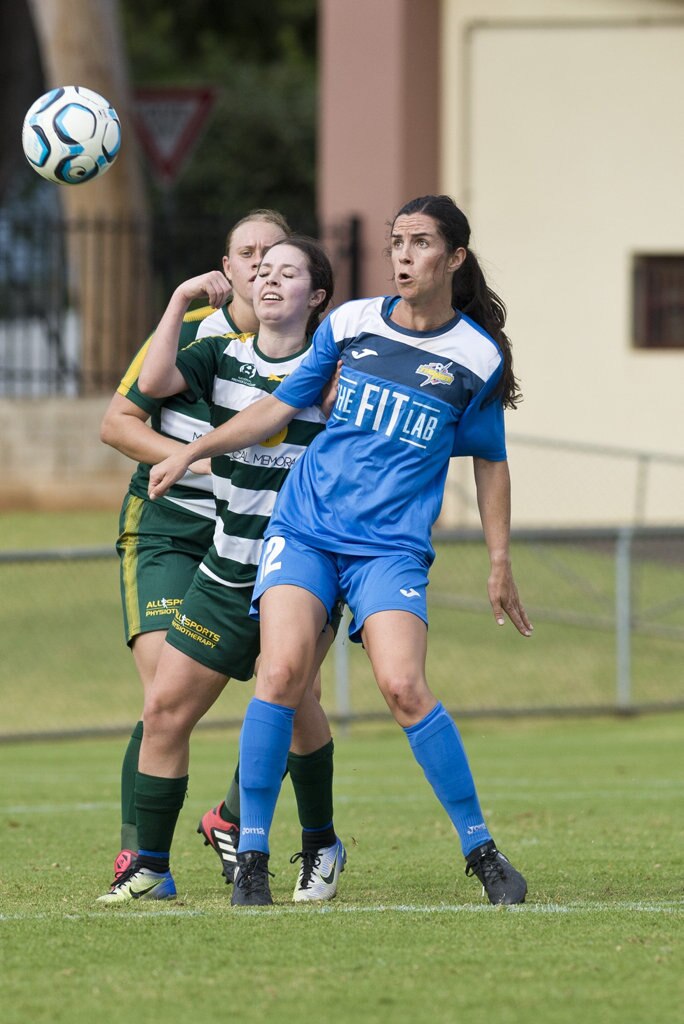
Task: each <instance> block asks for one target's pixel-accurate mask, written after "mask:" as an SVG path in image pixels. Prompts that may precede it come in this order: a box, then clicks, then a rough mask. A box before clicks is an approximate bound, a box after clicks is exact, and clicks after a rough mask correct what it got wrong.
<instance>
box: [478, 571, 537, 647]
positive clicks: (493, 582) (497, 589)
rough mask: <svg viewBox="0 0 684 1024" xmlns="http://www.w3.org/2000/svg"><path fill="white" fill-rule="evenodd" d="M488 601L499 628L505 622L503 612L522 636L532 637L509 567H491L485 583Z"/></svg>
mask: <svg viewBox="0 0 684 1024" xmlns="http://www.w3.org/2000/svg"><path fill="white" fill-rule="evenodd" d="M487 590H488V592H489V601H490V604H491V606H492V611H493V612H494V618H495V619H496V621H497V624H498V625H499V626H503V624H504V622H505V621H506V620H505V618H504V612H505V613H506V615H508V617H509V619H510V620H511V622H512V623H513V625H514V626H515V628H516V629H517V630H518V632H519V633H521V634H522V636H532V630H533V629H534V626H533V625H532V623H531V622H530V620H529V619H528V617H527V612H526V611H525V609H524V607H523V605H522V602H521V600H520V597H519V596H518V588H517V587H516V585H515V580H514V579H513V573H512V572H511V567H510V566H505V567H504V566H501V567H493V568H492V570H491V572H490V574H489V579H488V581H487Z"/></svg>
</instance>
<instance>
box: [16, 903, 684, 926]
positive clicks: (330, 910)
mask: <svg viewBox="0 0 684 1024" xmlns="http://www.w3.org/2000/svg"><path fill="white" fill-rule="evenodd" d="M137 906H138V907H140V912H139V913H137V912H136V913H133V914H131V913H123V914H120V913H119V911H121V910H130V909H132V908H130V907H128V905H127V904H125V905H124V906H123V907H103V908H102V910H100V911H95V910H92V911H85V912H82V913H76V914H68V913H63V912H61V913H59V912H55V913H45V912H43V913H35V914H20V913H19V914H0V922H3V921H44V920H55V919H57V920H58V919H60V918H61V919H62V920H64V921H83V920H91V919H93V918H98V919H100V920H102V919H104V918H107V917H109V918H110V920H112V921H145V920H147V918H149V917H213V916H214V914H215V913H216V914H223V913H224V911H223V910H217V911H216V912H212V911H210V910H199V909H197V910H194V909H192V908H190V907H187V908H186V907H168V908H167V907H164V908H162V907H159V908H155V909H154V910H152V909H148V908H147V907H145V908H144V909H143V907H141V906H140V904H138V905H137ZM621 910H622V911H625V910H627V911H630V912H637V913H646V914H684V899H679V900H616V901H615V902H613V903H609V902H605V901H599V900H597V901H593V900H587V901H584V902H577V903H523V904H518V905H517V906H513V907H493V906H491V905H490V904H489V903H481V904H472V903H458V904H456V903H440V904H436V905H435V906H425V905H420V904H413V903H399V904H389V903H388V904H377V905H368V906H360V905H358V904H350V905H349V906H345V904H343V903H336V904H332V903H324V904H321V905H316V906H309V907H307V906H277V905H276V906H273V907H242V908H240V909H237V910H236V909H235V908H233V907H229V906H228V905H226V911H227V912H228V913H236V914H239V915H242V916H245V915H248V916H251V915H267V916H268V915H273V914H275V915H277V916H282V915H284V914H482V913H492V914H501V913H508V914H596V913H599V914H605V913H608V912H610V911H621Z"/></svg>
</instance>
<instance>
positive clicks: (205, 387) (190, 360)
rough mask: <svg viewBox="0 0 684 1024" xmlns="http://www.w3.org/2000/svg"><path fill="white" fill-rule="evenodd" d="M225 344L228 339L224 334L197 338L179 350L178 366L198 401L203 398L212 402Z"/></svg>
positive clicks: (191, 392)
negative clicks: (215, 380)
mask: <svg viewBox="0 0 684 1024" xmlns="http://www.w3.org/2000/svg"><path fill="white" fill-rule="evenodd" d="M225 345H226V339H225V338H224V337H223V336H221V337H218V338H214V337H211V336H208V337H206V338H197V339H196V340H195V341H192V342H190V344H189V345H187V346H186V347H185V348H182V349H181V350H180V351H179V353H178V355H177V357H176V366H177V367H178V369H179V370H180V372H181V373H182V374H183V377H184V378H185V383H186V384H187V386H188V391H189V392H190V394H191V395H192V397H193V398H194V399H195V400H196V401H197V400H199V399H200V398H203V399H204V400H205V401H206V402H211V400H212V395H213V391H214V378H215V376H216V373H217V370H218V364H219V359H220V356H221V352H222V351H223V349H224V348H225Z"/></svg>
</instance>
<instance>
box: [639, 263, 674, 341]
mask: <svg viewBox="0 0 684 1024" xmlns="http://www.w3.org/2000/svg"><path fill="white" fill-rule="evenodd" d="M632 338H633V345H634V348H636V349H647V350H653V349H660V350H665V351H669V352H671V351H677V350H679V351H683V352H684V253H639V254H635V255H634V257H633V260H632Z"/></svg>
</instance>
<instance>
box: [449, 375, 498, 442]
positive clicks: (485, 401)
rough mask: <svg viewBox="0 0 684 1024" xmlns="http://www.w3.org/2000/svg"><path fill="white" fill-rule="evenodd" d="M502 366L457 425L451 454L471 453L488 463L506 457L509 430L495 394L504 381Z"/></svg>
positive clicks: (468, 407)
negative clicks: (506, 429)
mask: <svg viewBox="0 0 684 1024" xmlns="http://www.w3.org/2000/svg"><path fill="white" fill-rule="evenodd" d="M502 372H503V367H499V369H498V370H497V372H496V373H494V374H492V376H491V377H490V378H489V380H488V381H487V383H486V384H485V386H484V387H483V388H482V389H481V390H480V391H479V393H478V394H477V395H476V396H475V397H474V398H473V399H472V401H471V402H470V404H469V405H468V406H467V407H466V409H465V411H464V413H463V415H462V416H461V419H460V421H459V423H458V426H457V427H456V433H455V436H454V444H453V448H452V451H451V454H452V457H453V456H457V455H471V456H473V457H474V458H479V459H487V460H488V461H489V462H504V461H505V459H506V431H505V426H504V411H503V404H502V402H501V400H500V399H499V398H492V393H493V392H494V391H495V390H496V387H497V385H498V383H499V381H500V380H501V374H502Z"/></svg>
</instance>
